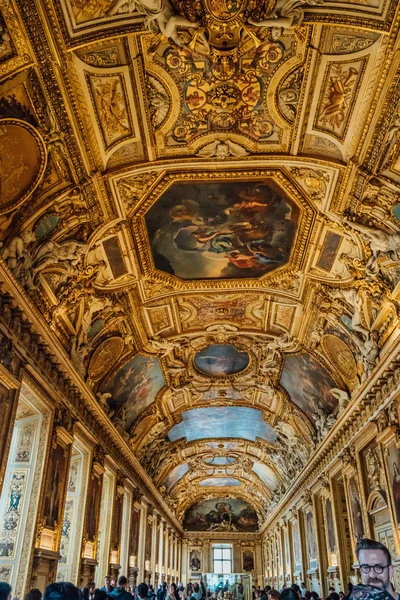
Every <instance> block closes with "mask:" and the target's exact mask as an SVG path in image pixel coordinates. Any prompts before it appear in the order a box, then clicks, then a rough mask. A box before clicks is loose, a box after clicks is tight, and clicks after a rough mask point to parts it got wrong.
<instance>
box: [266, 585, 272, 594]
mask: <svg viewBox="0 0 400 600" xmlns="http://www.w3.org/2000/svg"><path fill="white" fill-rule="evenodd" d="M264 590H265V591H266V593H267V594H268V592H269V590H272V588H271V586H270V585H266V586H265V588H264Z"/></svg>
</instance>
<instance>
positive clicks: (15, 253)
mask: <svg viewBox="0 0 400 600" xmlns="http://www.w3.org/2000/svg"><path fill="white" fill-rule="evenodd" d="M35 240H36V236H35V234H34V233H33V231H32V230H31V229H25V230H24V231H23V232H22V233H21V235H15V236H14V237H13V238H11V240H10V241H9V242H8V244H7V245H6V246H5V247H4V248H2V250H1V256H2V258H3V259H4V260H5V261H6V263H7V266H8V268H9V269H10V271H13V272H14V271H15V269H16V268H17V267H18V266H19V265H20V264H21V263H24V264H26V263H27V262H30V261H29V260H28V259H29V256H30V255H29V254H28V252H27V246H28V245H29V244H30V243H31V242H34V241H35Z"/></svg>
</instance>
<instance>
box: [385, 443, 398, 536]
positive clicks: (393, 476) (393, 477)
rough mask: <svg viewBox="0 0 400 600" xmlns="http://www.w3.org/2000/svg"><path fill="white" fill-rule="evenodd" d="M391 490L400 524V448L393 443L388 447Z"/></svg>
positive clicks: (396, 518) (396, 517)
mask: <svg viewBox="0 0 400 600" xmlns="http://www.w3.org/2000/svg"><path fill="white" fill-rule="evenodd" d="M386 460H387V466H388V472H389V490H390V496H391V500H392V504H393V513H394V516H395V520H396V524H397V525H399V524H400V449H399V448H396V445H395V444H392V445H391V446H389V447H388V449H387V459H386Z"/></svg>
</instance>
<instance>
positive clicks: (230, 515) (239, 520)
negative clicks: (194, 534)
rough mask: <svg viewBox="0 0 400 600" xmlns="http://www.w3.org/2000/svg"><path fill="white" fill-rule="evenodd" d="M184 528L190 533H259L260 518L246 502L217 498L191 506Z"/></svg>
mask: <svg viewBox="0 0 400 600" xmlns="http://www.w3.org/2000/svg"><path fill="white" fill-rule="evenodd" d="M183 527H184V529H186V530H188V531H258V517H257V513H256V511H255V510H254V508H253V507H252V506H250V504H248V503H247V502H245V501H244V500H237V499H235V500H233V499H231V498H215V499H214V500H203V501H201V502H198V503H197V504H194V505H193V506H191V507H190V508H189V510H188V511H187V512H186V515H185V519H184V523H183Z"/></svg>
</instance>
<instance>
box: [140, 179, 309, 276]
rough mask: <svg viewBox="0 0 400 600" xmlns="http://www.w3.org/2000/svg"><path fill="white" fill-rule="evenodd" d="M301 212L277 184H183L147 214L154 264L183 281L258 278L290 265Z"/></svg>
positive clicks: (161, 199) (262, 182) (233, 182)
mask: <svg viewBox="0 0 400 600" xmlns="http://www.w3.org/2000/svg"><path fill="white" fill-rule="evenodd" d="M298 220H299V208H298V207H297V206H296V205H295V204H294V202H292V200H290V199H289V198H288V196H287V195H286V194H285V193H284V191H283V190H281V189H280V188H279V187H278V186H277V185H276V184H275V183H274V182H273V181H272V180H269V179H268V180H266V181H246V182H243V181H221V182H213V183H210V182H207V181H200V182H199V181H196V182H193V183H192V182H190V183H184V182H179V183H175V184H173V185H172V186H171V187H170V188H168V189H167V190H166V191H165V192H164V194H163V195H162V196H161V198H160V199H159V200H158V201H157V202H156V203H155V205H154V206H152V208H151V209H150V210H149V212H148V213H147V215H146V225H147V231H148V235H149V239H150V243H151V248H152V253H153V260H154V265H155V267H156V268H157V269H160V270H161V271H165V272H167V273H171V274H172V275H176V276H177V277H180V278H181V279H208V278H236V277H258V276H260V275H264V274H265V273H268V272H270V271H272V270H274V269H277V268H278V267H281V266H282V265H284V264H285V263H287V262H288V260H289V258H290V254H291V250H292V247H293V242H294V238H295V234H296V229H297V224H298Z"/></svg>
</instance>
